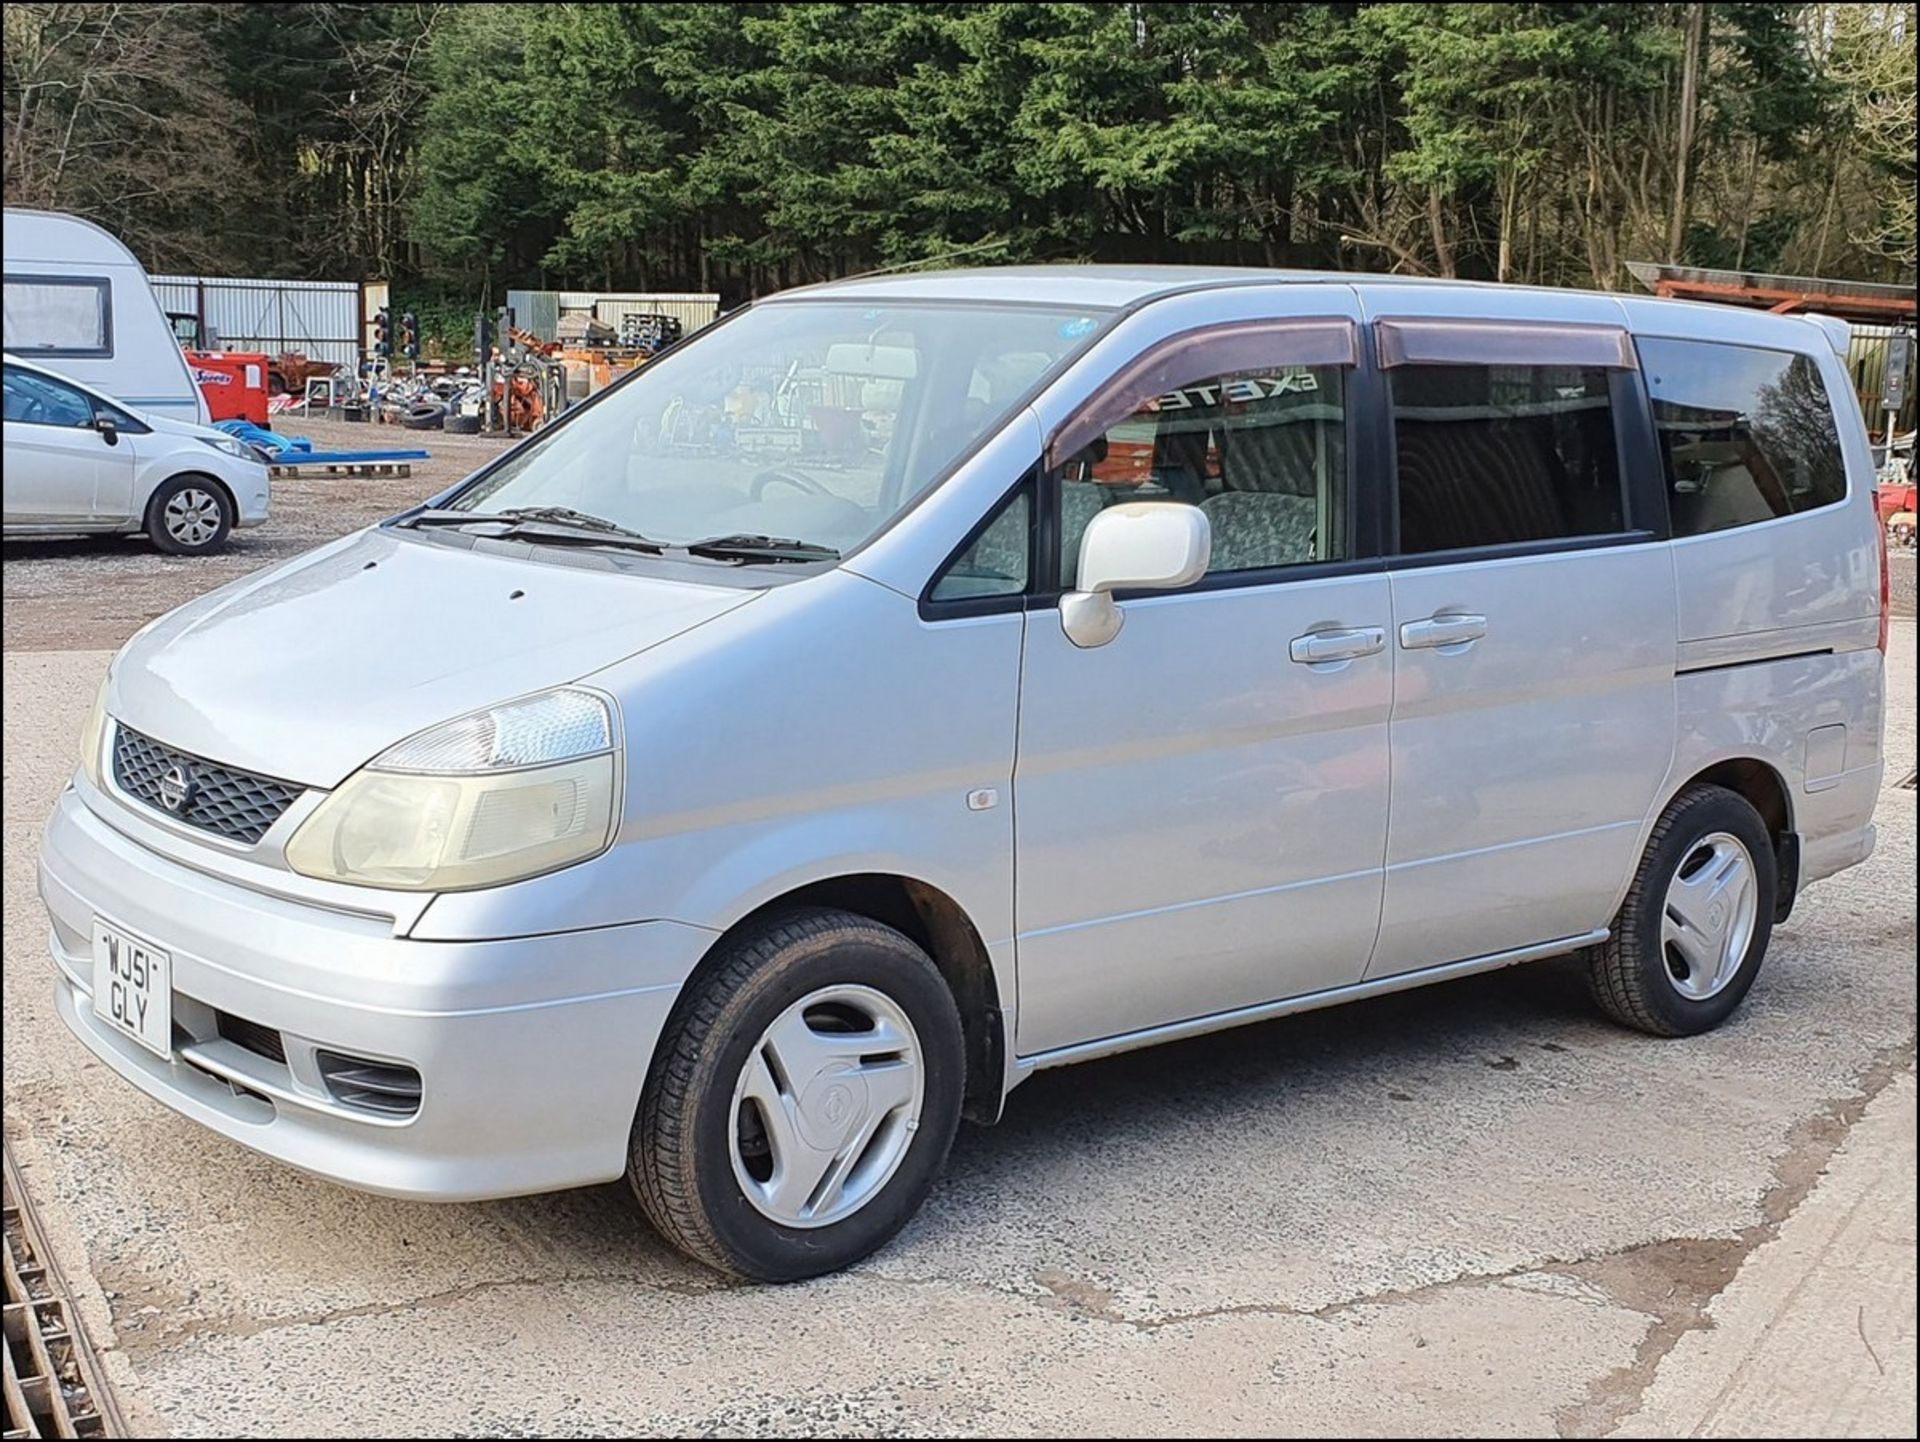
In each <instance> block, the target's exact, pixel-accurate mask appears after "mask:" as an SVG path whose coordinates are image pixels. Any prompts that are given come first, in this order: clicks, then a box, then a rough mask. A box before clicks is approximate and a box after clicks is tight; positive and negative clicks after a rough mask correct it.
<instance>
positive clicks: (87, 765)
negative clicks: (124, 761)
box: [80, 676, 108, 786]
mask: <svg viewBox="0 0 1920 1442" xmlns="http://www.w3.org/2000/svg"><path fill="white" fill-rule="evenodd" d="M107 680H108V678H107V677H105V676H103V677H101V678H100V689H99V690H98V691H97V692H95V693H94V697H93V710H92V711H91V712H89V713H88V715H87V724H86V728H85V729H84V730H82V731H81V733H80V772H81V774H82V775H83V776H85V777H86V778H87V780H89V781H91V782H92V783H93V784H94V785H95V786H102V785H104V781H103V779H102V778H103V774H104V773H103V768H102V765H101V761H100V748H101V746H102V745H103V744H104V743H105V741H106V737H107Z"/></svg>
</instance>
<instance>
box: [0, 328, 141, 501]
mask: <svg viewBox="0 0 1920 1442" xmlns="http://www.w3.org/2000/svg"><path fill="white" fill-rule="evenodd" d="M5 397H6V401H5V416H6V432H7V434H6V482H5V486H4V490H5V495H6V523H7V524H8V525H10V526H15V525H37V524H49V523H64V522H72V523H75V524H81V525H84V524H87V523H88V522H90V521H92V520H93V519H94V517H95V515H96V514H97V509H98V499H97V494H96V493H97V490H98V488H99V485H100V481H101V473H102V471H103V470H104V469H105V468H106V466H107V463H108V462H109V461H110V460H111V458H112V456H113V450H114V448H113V447H112V446H109V445H108V444H107V442H106V438H105V437H104V436H102V435H101V434H100V433H99V432H98V431H97V430H95V429H94V427H93V402H92V401H91V400H90V399H88V397H87V396H86V395H85V394H84V393H82V392H81V391H78V390H76V389H74V388H73V387H72V386H69V385H65V384H63V383H61V382H60V381H56V380H54V379H53V378H52V377H50V376H43V375H41V374H39V373H38V372H36V371H30V370H26V369H24V368H23V367H19V366H8V367H7V368H6V391H5Z"/></svg>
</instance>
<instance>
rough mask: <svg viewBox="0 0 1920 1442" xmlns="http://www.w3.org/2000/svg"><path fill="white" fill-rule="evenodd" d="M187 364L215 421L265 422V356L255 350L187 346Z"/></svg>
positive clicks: (262, 424) (262, 423)
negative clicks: (198, 348)
mask: <svg viewBox="0 0 1920 1442" xmlns="http://www.w3.org/2000/svg"><path fill="white" fill-rule="evenodd" d="M186 355H187V367H188V369H190V370H191V371H192V372H193V383H194V384H195V385H197V386H199V387H200V394H201V395H203V396H205V397H206V398H207V415H208V417H209V418H210V419H212V420H216V421H236V420H238V421H252V422H253V423H254V424H255V425H256V426H264V425H266V423H267V357H266V356H265V355H264V354H262V353H259V352H254V351H207V350H190V351H188V352H187V353H186Z"/></svg>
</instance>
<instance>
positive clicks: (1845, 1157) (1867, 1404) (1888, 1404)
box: [1609, 1069, 1916, 1437]
mask: <svg viewBox="0 0 1920 1442" xmlns="http://www.w3.org/2000/svg"><path fill="white" fill-rule="evenodd" d="M1914 1094H1915V1093H1914V1074H1913V1072H1912V1070H1911V1069H1907V1070H1904V1071H1902V1072H1901V1073H1900V1074H1899V1075H1898V1076H1897V1077H1895V1078H1894V1079H1893V1080H1892V1083H1891V1085H1889V1086H1888V1087H1887V1089H1886V1090H1885V1091H1884V1092H1883V1093H1882V1094H1881V1095H1880V1096H1879V1097H1878V1098H1876V1099H1875V1100H1874V1101H1873V1102H1871V1103H1870V1104H1869V1105H1868V1106H1867V1107H1866V1108H1865V1110H1864V1112H1863V1114H1862V1115H1861V1117H1860V1120H1859V1121H1858V1123H1857V1124H1855V1126H1854V1127H1853V1128H1852V1129H1851V1131H1850V1132H1849V1133H1848V1134H1847V1137H1846V1140H1845V1141H1844V1143H1843V1144H1842V1145H1841V1146H1840V1148H1839V1150H1838V1152H1837V1154H1836V1155H1835V1156H1834V1158H1833V1160H1832V1162H1831V1163H1830V1165H1829V1166H1828V1168H1827V1170H1826V1172H1825V1174H1824V1175H1823V1176H1821V1178H1820V1179H1819V1181H1818V1182H1817V1183H1816V1184H1815V1185H1814V1186H1813V1187H1812V1189H1811V1191H1810V1193H1809V1195H1808V1196H1807V1199H1806V1201H1805V1202H1804V1203H1803V1204H1802V1205H1801V1206H1800V1207H1798V1208H1797V1209H1796V1210H1795V1211H1794V1212H1793V1214H1792V1215H1790V1216H1789V1217H1787V1218H1785V1219H1784V1220H1783V1222H1782V1224H1781V1226H1780V1227H1779V1230H1778V1236H1777V1237H1775V1238H1773V1239H1770V1240H1769V1241H1768V1242H1767V1243H1766V1244H1765V1245H1764V1246H1762V1247H1761V1248H1760V1249H1759V1250H1758V1251H1756V1252H1755V1253H1754V1254H1753V1255H1752V1256H1751V1257H1750V1258H1748V1259H1747V1261H1746V1263H1745V1265H1744V1266H1742V1267H1741V1269H1740V1272H1739V1275H1738V1276H1736V1277H1735V1278H1733V1279H1732V1281H1731V1282H1729V1283H1728V1285H1727V1287H1726V1289H1725V1290H1724V1291H1722V1292H1721V1293H1720V1294H1719V1295H1718V1296H1716V1297H1715V1298H1714V1299H1713V1300H1712V1302H1711V1303H1710V1304H1708V1306H1707V1307H1706V1308H1705V1309H1704V1315H1703V1316H1702V1318H1701V1325H1700V1326H1699V1327H1698V1328H1696V1329H1693V1330H1690V1331H1689V1332H1688V1333H1687V1334H1686V1335H1685V1336H1684V1337H1682V1338H1680V1339H1678V1341H1677V1343H1676V1345H1675V1346H1674V1348H1673V1350H1672V1352H1671V1354H1670V1355H1669V1356H1668V1358H1667V1360H1666V1362H1665V1364H1664V1365H1663V1366H1662V1367H1661V1368H1660V1370H1659V1375H1658V1376H1657V1377H1656V1378H1654V1379H1653V1380H1652V1383H1651V1385H1650V1386H1648V1387H1647V1389H1646V1392H1645V1394H1644V1395H1643V1396H1642V1398H1641V1399H1640V1404H1639V1408H1638V1410H1637V1411H1636V1412H1635V1413H1634V1414H1633V1415H1632V1416H1631V1417H1629V1418H1628V1419H1626V1421H1625V1422H1624V1424H1623V1425H1622V1426H1620V1427H1619V1428H1618V1429H1616V1430H1615V1431H1614V1432H1612V1433H1611V1434H1609V1435H1612V1436H1616V1437H1674V1436H1686V1437H1901V1436H1912V1435H1913V1433H1914V1430H1915V1378H1914V1343H1915V1337H1914V1306H1915V1294H1914V1240H1915V1238H1914V1170H1915V1164H1916V1157H1915V1146H1914V1138H1915V1121H1916V1119H1915V1109H1914Z"/></svg>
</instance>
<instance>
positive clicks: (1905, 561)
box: [1888, 546, 1914, 616]
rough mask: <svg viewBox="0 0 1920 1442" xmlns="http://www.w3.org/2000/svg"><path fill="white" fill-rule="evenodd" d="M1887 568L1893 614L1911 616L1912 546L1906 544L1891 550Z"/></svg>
mask: <svg viewBox="0 0 1920 1442" xmlns="http://www.w3.org/2000/svg"><path fill="white" fill-rule="evenodd" d="M1888 570H1889V572H1890V573H1891V575H1892V578H1893V614H1894V615H1896V616H1911V615H1912V614H1913V572H1914V551H1913V548H1912V547H1911V546H1908V547H1906V548H1905V549H1896V550H1894V551H1893V552H1891V554H1890V564H1889V566H1888Z"/></svg>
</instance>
